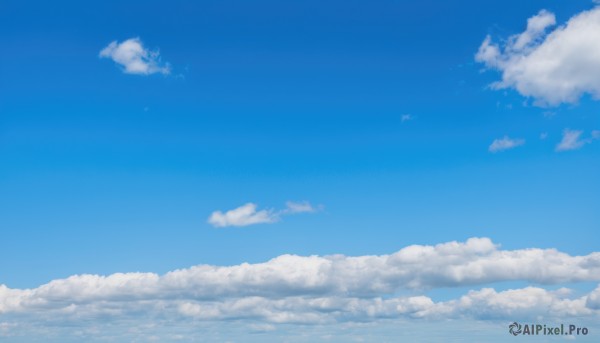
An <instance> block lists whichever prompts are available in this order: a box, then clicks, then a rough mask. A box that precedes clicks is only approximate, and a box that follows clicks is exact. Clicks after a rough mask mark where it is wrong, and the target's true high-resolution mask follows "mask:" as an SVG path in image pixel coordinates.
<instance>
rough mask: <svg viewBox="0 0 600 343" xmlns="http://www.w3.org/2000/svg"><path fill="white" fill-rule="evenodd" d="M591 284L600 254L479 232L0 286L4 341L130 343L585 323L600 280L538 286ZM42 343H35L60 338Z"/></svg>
mask: <svg viewBox="0 0 600 343" xmlns="http://www.w3.org/2000/svg"><path fill="white" fill-rule="evenodd" d="M502 281H521V282H526V283H529V284H531V283H536V284H538V285H537V286H527V287H524V288H519V289H509V290H496V289H494V288H491V287H490V286H487V284H489V283H493V282H502ZM598 281H600V253H599V252H594V253H591V254H589V255H585V256H571V255H568V254H566V253H562V252H559V251H557V250H554V249H534V248H531V249H519V250H501V249H499V247H498V246H497V245H495V244H493V243H492V242H491V241H490V240H489V239H487V238H471V239H469V240H467V241H466V242H449V243H444V244H438V245H434V246H423V245H413V246H409V247H405V248H403V249H401V250H399V251H398V252H396V253H393V254H390V255H379V256H377V255H366V256H355V257H350V256H343V255H332V256H322V257H321V256H295V255H282V256H279V257H276V258H274V259H272V260H270V261H267V262H265V263H256V264H249V263H242V264H239V265H234V266H227V267H220V266H211V265H198V266H195V267H191V268H188V269H180V270H175V271H172V272H169V273H166V274H164V275H158V274H154V273H117V274H112V275H108V276H99V275H75V276H71V277H69V278H66V279H57V280H53V281H51V282H49V283H47V284H44V285H41V286H39V287H37V288H31V289H11V288H8V287H7V286H5V285H0V319H2V321H0V337H2V336H10V335H13V334H19V335H23V334H24V333H27V334H29V333H31V332H36V334H37V336H39V337H46V335H48V334H49V333H52V332H57V330H58V331H59V330H61V328H62V330H63V333H64V334H66V335H72V334H73V333H74V332H76V335H77V336H78V337H79V338H80V339H75V340H73V339H71V340H69V341H93V340H92V339H91V337H93V338H94V339H98V340H110V339H111V338H115V337H120V340H123V339H125V338H124V337H126V336H127V337H129V335H133V336H136V337H137V339H127V341H149V340H150V337H151V336H152V337H155V338H157V339H158V340H159V341H164V342H168V341H176V340H181V339H183V340H186V341H187V340H191V339H192V338H191V337H197V333H198V332H201V333H202V335H205V334H207V332H209V331H212V332H214V330H208V331H206V330H199V329H198V328H208V327H214V326H215V325H219V324H218V322H221V323H227V324H226V325H227V328H228V329H231V328H232V326H235V325H245V326H246V327H247V330H248V331H246V332H250V333H260V334H269V335H271V334H276V333H277V332H278V331H279V330H278V329H279V328H285V330H283V332H282V334H283V335H285V334H286V332H288V330H290V328H293V327H294V326H295V324H301V325H302V326H300V327H301V328H303V330H305V329H306V326H304V325H317V326H314V327H315V328H318V327H320V326H322V325H328V324H335V327H336V328H340V327H346V328H347V325H359V326H360V325H363V326H364V323H378V324H381V323H389V322H390V320H404V321H405V323H407V324H409V323H412V324H416V323H424V322H431V321H435V322H434V324H433V325H440V324H439V323H440V321H441V322H447V321H452V322H453V323H456V322H457V321H458V322H462V321H464V320H465V319H467V320H469V321H468V323H469V325H471V323H476V322H480V321H482V320H491V321H495V322H496V323H497V322H498V321H508V320H515V319H516V318H518V320H526V319H530V320H532V321H535V322H543V321H544V320H549V321H556V320H561V321H563V320H568V319H570V318H572V319H576V320H577V321H578V323H581V322H582V321H583V320H586V321H588V322H592V323H593V322H597V321H598V320H600V286H598V288H596V289H594V290H592V291H591V292H589V293H587V294H586V293H585V292H583V293H582V294H581V293H578V292H573V291H570V290H568V289H565V288H559V289H554V290H552V289H546V288H542V287H541V286H540V284H558V283H572V282H598ZM476 285H486V286H485V287H483V288H481V287H478V288H477V289H473V290H470V291H465V292H463V293H462V294H463V295H462V296H455V297H454V298H450V299H445V300H443V301H440V300H436V299H434V298H433V297H431V296H428V295H427V289H429V288H445V287H455V286H456V287H465V286H468V287H473V286H476ZM553 288H554V287H553ZM422 319H425V320H422ZM452 325H454V324H452ZM494 325H495V324H494ZM165 328H171V329H170V330H169V329H165ZM173 328H176V330H172V329H173ZM74 330H76V331H74ZM329 330H330V329H329ZM217 331H218V332H217V333H218V335H219V336H217V337H213V339H206V338H204V339H202V341H207V340H208V341H215V342H219V341H224V338H223V336H221V335H225V333H226V332H229V331H228V330H225V331H223V330H217ZM65 332H66V333H65ZM109 332H110V333H109ZM36 334H32V335H34V336H35V335H36ZM49 338H50V337H48V339H43V341H48V342H61V341H66V340H61V339H56V340H52V339H49ZM88 338H89V339H88ZM259 338H260V339H262V338H264V337H263V336H260V337H259ZM260 339H259V340H258V341H261V340H260ZM38 340H40V339H38ZM120 340H119V341H120ZM242 340H243V341H247V340H245V339H242ZM20 341H28V340H27V339H24V340H23V339H21V340H20ZM29 341H33V340H29ZM40 341H41V340H40ZM263 341H264V340H263ZM275 341H281V340H278V339H275ZM375 341H381V340H375ZM500 341H501V340H500Z"/></svg>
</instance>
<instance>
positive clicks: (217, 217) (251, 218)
mask: <svg viewBox="0 0 600 343" xmlns="http://www.w3.org/2000/svg"><path fill="white" fill-rule="evenodd" d="M256 207H257V206H256V204H253V203H251V202H249V203H247V204H245V205H242V206H240V207H238V208H235V209H233V210H229V211H227V212H225V213H223V212H221V211H215V212H213V213H212V214H211V215H210V217H209V218H208V222H209V223H210V224H211V225H213V226H215V227H226V226H247V225H252V224H261V223H274V222H276V221H278V220H279V216H278V215H277V214H276V213H274V212H273V211H272V210H261V211H256Z"/></svg>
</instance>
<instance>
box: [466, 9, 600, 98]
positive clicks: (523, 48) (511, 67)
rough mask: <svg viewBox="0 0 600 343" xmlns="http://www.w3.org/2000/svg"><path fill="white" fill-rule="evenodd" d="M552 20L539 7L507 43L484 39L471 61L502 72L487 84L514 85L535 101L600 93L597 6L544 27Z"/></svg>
mask: <svg viewBox="0 0 600 343" xmlns="http://www.w3.org/2000/svg"><path fill="white" fill-rule="evenodd" d="M554 25H556V18H555V16H554V14H553V13H551V12H549V11H546V10H541V11H540V12H539V13H538V14H536V15H534V16H532V17H531V18H529V19H528V20H527V28H526V30H525V31H524V32H522V33H520V34H516V35H513V36H510V37H508V39H507V40H506V43H504V44H497V43H494V42H492V38H491V37H490V36H489V35H488V36H487V37H486V38H485V40H484V41H483V43H482V44H481V46H480V47H479V50H478V52H477V54H476V55H475V60H476V61H477V62H480V63H483V64H484V65H485V66H486V67H487V68H489V69H496V70H498V71H500V72H501V73H502V79H501V80H500V81H498V82H496V83H494V84H492V88H494V89H506V88H514V89H515V90H517V92H519V93H520V94H521V95H523V96H525V97H531V98H533V99H535V102H534V104H536V105H538V106H557V105H559V104H561V103H576V102H577V101H578V100H579V99H580V98H581V97H582V96H583V95H584V94H589V95H591V96H592V97H593V98H594V99H599V98H600V45H598V44H597V42H598V41H599V40H600V7H595V8H593V9H591V10H588V11H583V12H581V13H578V14H577V15H575V16H573V17H572V18H571V19H569V21H568V22H567V23H566V24H564V25H560V26H558V27H556V28H555V29H554V30H550V32H548V31H549V28H550V27H552V26H554ZM547 32H548V33H547Z"/></svg>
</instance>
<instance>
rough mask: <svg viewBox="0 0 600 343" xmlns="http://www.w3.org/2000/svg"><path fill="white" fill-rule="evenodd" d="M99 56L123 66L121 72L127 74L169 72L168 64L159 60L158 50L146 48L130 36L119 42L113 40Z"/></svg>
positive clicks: (138, 40)
mask: <svg viewBox="0 0 600 343" xmlns="http://www.w3.org/2000/svg"><path fill="white" fill-rule="evenodd" d="M100 57H101V58H110V59H112V60H113V61H114V62H115V63H117V64H119V65H120V66H121V67H123V72H124V73H127V74H138V75H150V74H156V73H160V74H169V73H170V72H171V69H170V67H169V64H168V63H162V62H161V60H160V55H159V53H158V51H151V50H148V49H146V48H145V47H144V45H143V44H142V41H141V40H140V39H139V38H130V39H128V40H126V41H123V42H121V43H119V42H117V41H113V42H111V43H110V44H109V45H108V46H106V47H105V48H104V49H102V50H101V51H100Z"/></svg>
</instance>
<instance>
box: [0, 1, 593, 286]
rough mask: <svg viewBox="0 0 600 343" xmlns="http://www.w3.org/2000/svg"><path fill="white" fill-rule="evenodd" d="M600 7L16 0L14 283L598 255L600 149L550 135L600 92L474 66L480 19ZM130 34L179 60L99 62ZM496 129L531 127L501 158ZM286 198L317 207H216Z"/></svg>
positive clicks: (6, 64)
mask: <svg viewBox="0 0 600 343" xmlns="http://www.w3.org/2000/svg"><path fill="white" fill-rule="evenodd" d="M591 6H592V3H591V2H588V1H566V0H562V1H455V2H447V1H379V2H372V1H347V0H346V1H194V2H192V1H188V2H184V1H169V2H163V1H160V2H159V1H145V2H130V3H128V4H124V3H122V2H116V1H97V2H75V1H73V2H50V1H37V2H34V1H2V3H0V42H2V43H1V44H2V53H1V54H0V235H1V239H0V284H2V283H5V284H7V285H9V286H11V287H24V286H35V285H38V284H40V283H43V282H46V281H48V280H50V279H53V278H58V277H65V276H68V275H72V274H75V273H112V272H117V271H123V272H126V271H137V270H140V271H155V272H165V271H168V270H172V269H175V268H183V267H187V266H190V265H194V264H198V263H214V264H232V263H239V262H242V261H250V262H256V261H263V260H266V259H269V258H272V257H274V256H277V255H279V254H283V253H297V254H331V253H345V254H382V253H389V252H393V251H395V250H397V249H399V248H401V247H403V246H405V245H407V244H434V243H438V242H444V241H449V240H464V239H466V238H468V237H472V236H486V237H491V238H492V239H493V240H494V241H496V242H497V243H501V244H502V245H503V247H506V248H517V247H556V248H560V249H561V250H564V251H567V252H571V253H575V254H580V253H581V254H583V253H588V252H590V251H593V250H597V247H598V244H599V243H600V238H599V236H598V235H597V230H598V229H599V227H598V223H599V222H600V214H599V213H600V211H599V208H598V200H599V195H598V194H600V193H599V192H600V178H599V177H598V175H599V172H600V159H599V158H598V157H599V156H600V144H598V143H596V144H589V145H587V146H585V147H584V148H582V149H581V150H578V151H572V152H565V153H556V152H554V145H555V144H556V143H557V142H558V140H559V139H560V134H561V132H562V130H563V129H564V128H567V127H568V128H573V129H581V130H586V131H587V132H589V131H590V130H592V129H600V120H599V115H598V110H599V109H600V106H599V105H598V104H597V103H595V102H594V101H592V100H590V99H583V100H582V102H581V103H580V104H579V105H577V106H562V107H559V108H551V109H545V108H538V107H533V106H531V104H530V103H531V102H530V101H526V99H524V98H523V97H521V96H520V95H519V94H517V93H515V92H513V91H506V92H503V91H493V90H490V89H487V88H486V86H487V85H488V84H489V83H491V82H493V81H495V80H497V79H498V77H499V76H498V74H497V73H495V72H484V73H482V72H481V68H482V66H480V65H477V64H475V63H474V61H473V56H474V54H475V52H476V51H477V48H478V47H479V45H480V44H481V41H482V40H483V39H484V37H485V35H486V34H491V35H492V36H494V37H500V38H506V37H508V36H509V35H511V34H515V33H519V32H521V31H522V30H523V29H524V27H525V25H526V19H527V18H529V17H530V16H532V15H534V14H536V13H537V12H538V11H539V10H540V9H543V8H545V9H548V10H550V11H553V12H554V13H556V15H557V21H558V22H559V23H563V22H565V21H566V20H567V19H568V18H569V17H571V16H572V15H574V14H575V13H577V12H580V11H582V10H585V9H588V8H590V7H591ZM132 37H140V38H141V40H142V41H143V42H144V45H145V46H146V47H148V48H150V49H160V54H161V57H162V59H163V61H168V62H169V63H170V64H171V66H172V75H170V76H162V75H151V76H138V75H127V74H123V73H122V72H121V71H120V70H119V68H118V67H116V66H115V65H114V63H113V62H112V61H110V60H106V59H99V58H98V53H99V51H100V50H101V49H102V48H103V47H105V46H106V45H107V44H108V43H110V42H111V41H113V40H118V41H122V40H125V39H128V38H132ZM549 112H552V113H553V114H554V115H552V116H549V115H548V113H549ZM403 114H410V115H411V116H412V117H413V118H414V119H413V120H410V121H406V122H402V121H401V116H402V115H403ZM545 114H546V115H545ZM542 132H548V134H549V137H548V139H546V140H540V139H539V135H540V133H542ZM504 135H509V136H511V137H522V138H524V139H526V140H527V143H526V144H525V146H523V147H519V148H518V149H514V150H510V151H506V152H502V153H498V154H491V153H489V152H488V151H487V147H488V146H489V144H490V143H491V142H492V140H494V139H496V138H501V137H502V136H504ZM286 200H308V201H311V202H312V203H313V204H323V205H324V206H325V211H323V212H321V213H317V214H311V215H302V216H300V215H298V216H294V217H288V218H285V219H284V220H283V221H282V222H280V223H277V224H272V225H257V226H249V227H244V228H227V229H215V228H212V227H210V226H209V225H208V224H207V223H206V218H207V217H208V215H209V214H210V213H211V212H212V211H214V210H228V209H231V208H235V207H237V206H239V205H242V204H244V203H246V202H256V203H258V204H259V205H260V206H261V208H269V207H281V206H283V204H284V202H285V201H286Z"/></svg>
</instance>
